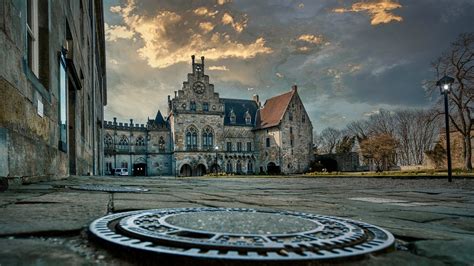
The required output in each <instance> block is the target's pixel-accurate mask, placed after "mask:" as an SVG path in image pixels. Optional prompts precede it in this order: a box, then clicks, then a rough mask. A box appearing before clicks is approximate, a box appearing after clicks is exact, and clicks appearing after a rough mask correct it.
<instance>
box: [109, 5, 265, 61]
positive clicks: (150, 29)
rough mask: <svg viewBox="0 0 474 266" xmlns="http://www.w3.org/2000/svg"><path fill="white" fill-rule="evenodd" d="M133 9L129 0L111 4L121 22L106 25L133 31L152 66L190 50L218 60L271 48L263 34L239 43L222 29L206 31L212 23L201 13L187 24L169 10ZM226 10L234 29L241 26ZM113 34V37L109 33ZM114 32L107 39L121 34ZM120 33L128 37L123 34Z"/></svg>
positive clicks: (185, 58)
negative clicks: (145, 11)
mask: <svg viewBox="0 0 474 266" xmlns="http://www.w3.org/2000/svg"><path fill="white" fill-rule="evenodd" d="M135 9H136V5H135V1H133V0H128V2H127V3H126V4H125V5H124V6H121V7H120V8H118V7H114V12H115V13H117V14H119V15H120V16H121V17H122V20H123V23H124V24H125V25H123V26H121V25H120V26H116V25H113V26H110V27H109V28H110V29H117V28H119V29H120V30H122V27H123V29H124V30H125V29H126V30H128V32H130V34H133V35H131V36H132V37H133V36H137V38H139V39H141V42H137V43H139V44H141V45H142V47H140V48H139V49H138V50H137V52H138V55H139V56H140V58H142V59H144V60H146V61H147V63H148V65H149V66H151V67H153V68H166V67H169V66H171V65H174V64H177V63H181V62H187V61H189V56H190V55H191V54H202V55H204V56H206V58H207V59H208V60H218V59H224V58H240V59H248V58H254V57H255V56H257V55H260V54H269V53H272V49H271V48H269V47H266V46H265V40H264V39H263V38H257V39H256V40H254V41H253V42H252V41H250V42H248V43H241V42H239V41H238V40H235V39H234V38H233V37H232V36H231V35H229V34H228V33H225V32H214V33H213V34H207V33H209V32H210V31H212V30H213V29H214V27H215V25H214V24H213V23H212V22H210V21H202V20H203V19H204V17H202V16H197V17H195V18H196V21H195V22H193V23H192V24H189V23H188V18H187V17H186V19H184V18H183V17H182V16H180V15H179V14H177V13H175V12H172V11H158V12H156V14H153V15H147V16H145V15H140V14H137V12H135ZM111 10H112V9H111ZM190 12H191V14H192V13H196V10H194V11H190ZM198 13H200V14H204V11H198ZM226 14H228V15H229V17H230V18H232V22H230V24H232V26H233V28H234V29H235V30H236V31H237V32H240V31H242V30H243V29H244V28H245V26H244V25H246V20H244V22H245V23H244V25H242V26H240V27H239V26H238V25H237V24H239V23H235V22H234V21H233V17H232V15H231V14H230V13H226ZM226 19H229V18H228V17H227V18H226ZM109 31H110V30H109ZM176 32H187V34H189V41H188V42H185V43H183V42H182V41H180V39H179V36H178V37H177V35H176ZM116 35H117V37H112V36H116ZM116 35H110V36H111V37H109V39H108V40H117V39H118V38H119V37H118V36H121V35H119V34H116ZM123 36H126V37H129V35H127V34H124V35H123ZM114 38H115V39H114ZM122 38H123V37H122ZM129 38H131V37H129ZM124 39H125V38H124Z"/></svg>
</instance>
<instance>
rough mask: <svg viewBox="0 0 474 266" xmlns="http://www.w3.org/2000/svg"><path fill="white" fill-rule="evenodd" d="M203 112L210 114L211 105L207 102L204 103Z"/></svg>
mask: <svg viewBox="0 0 474 266" xmlns="http://www.w3.org/2000/svg"><path fill="white" fill-rule="evenodd" d="M202 110H203V111H204V112H209V103H207V102H204V103H202Z"/></svg>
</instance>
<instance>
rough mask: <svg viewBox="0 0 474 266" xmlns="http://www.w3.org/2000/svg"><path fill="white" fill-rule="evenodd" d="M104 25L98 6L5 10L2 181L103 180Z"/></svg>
mask: <svg viewBox="0 0 474 266" xmlns="http://www.w3.org/2000/svg"><path fill="white" fill-rule="evenodd" d="M103 25H104V22H103V5H102V1H99V0H89V1H86V0H80V1H46V0H31V1H20V0H6V1H1V2H0V47H1V49H0V169H1V170H0V176H3V177H7V178H9V179H19V180H20V181H25V182H29V181H37V180H40V179H49V178H60V177H65V176H68V175H74V174H77V175H87V174H101V173H102V172H101V171H102V165H103V160H102V157H103V150H102V143H103V142H102V141H101V140H102V139H103V136H102V129H101V128H102V121H103V106H104V105H105V104H106V96H107V95H106V82H105V80H106V79H105V41H104V28H103Z"/></svg>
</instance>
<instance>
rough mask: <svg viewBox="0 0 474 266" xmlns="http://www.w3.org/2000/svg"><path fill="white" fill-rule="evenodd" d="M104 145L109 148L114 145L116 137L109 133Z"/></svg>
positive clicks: (106, 135)
mask: <svg viewBox="0 0 474 266" xmlns="http://www.w3.org/2000/svg"><path fill="white" fill-rule="evenodd" d="M104 147H105V148H109V149H110V148H113V147H114V139H113V138H112V136H111V135H110V134H108V133H107V134H105V137H104Z"/></svg>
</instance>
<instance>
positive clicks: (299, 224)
mask: <svg viewBox="0 0 474 266" xmlns="http://www.w3.org/2000/svg"><path fill="white" fill-rule="evenodd" d="M89 230H90V232H91V233H92V235H93V236H95V237H97V238H99V239H101V240H105V241H106V242H107V243H110V244H115V245H116V246H120V247H124V248H131V249H134V250H139V251H144V252H147V253H148V254H149V253H153V254H156V255H160V254H161V255H172V256H181V257H183V256H184V257H188V258H193V257H194V258H201V259H211V260H215V259H217V260H232V261H267V262H271V261H308V260H314V261H317V260H331V259H341V258H347V257H353V256H360V255H365V254H369V253H373V252H379V251H382V250H385V249H388V248H390V247H392V246H393V244H394V237H393V235H392V234H391V233H389V232H387V231H386V230H384V229H382V228H379V227H377V226H373V225H370V224H366V223H361V222H357V221H353V220H347V219H342V218H337V217H330V216H322V215H315V214H308V213H301V212H289V211H267V210H255V209H243V208H180V209H158V210H143V211H134V212H125V213H117V214H111V215H108V216H105V217H102V218H100V219H97V220H95V221H94V222H93V223H92V224H91V225H90V227H89Z"/></svg>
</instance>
